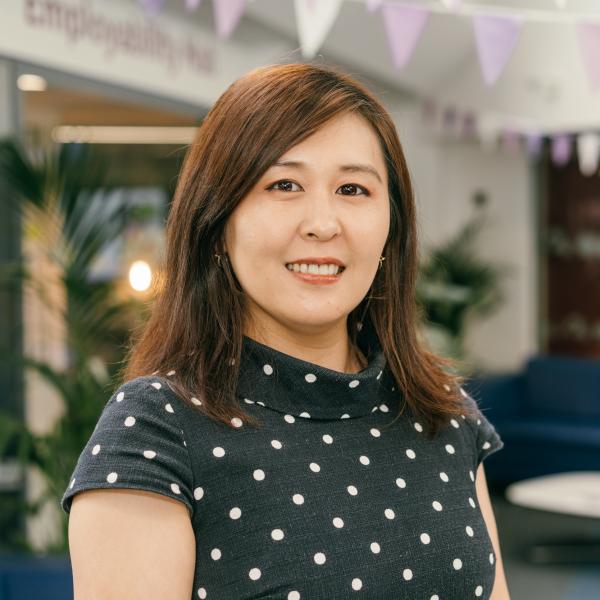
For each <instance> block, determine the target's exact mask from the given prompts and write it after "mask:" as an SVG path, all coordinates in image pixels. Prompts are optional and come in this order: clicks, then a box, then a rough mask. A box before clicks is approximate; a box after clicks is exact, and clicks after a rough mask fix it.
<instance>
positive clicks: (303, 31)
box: [294, 0, 342, 59]
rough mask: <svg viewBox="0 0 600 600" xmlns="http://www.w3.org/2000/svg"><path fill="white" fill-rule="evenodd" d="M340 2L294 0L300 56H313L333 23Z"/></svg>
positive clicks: (339, 0)
mask: <svg viewBox="0 0 600 600" xmlns="http://www.w3.org/2000/svg"><path fill="white" fill-rule="evenodd" d="M341 4H342V0H319V1H318V2H314V0H313V2H311V1H310V0H294V10H295V13H296V26H297V28H298V39H299V40H300V49H301V51H302V56H304V57H305V58H308V59H311V58H314V56H315V55H316V54H317V52H318V51H319V48H320V47H321V46H322V44H323V42H324V41H325V38H326V37H327V34H328V33H329V30H330V29H331V27H332V26H333V24H334V23H335V20H336V19H337V16H338V13H339V11H340V7H341Z"/></svg>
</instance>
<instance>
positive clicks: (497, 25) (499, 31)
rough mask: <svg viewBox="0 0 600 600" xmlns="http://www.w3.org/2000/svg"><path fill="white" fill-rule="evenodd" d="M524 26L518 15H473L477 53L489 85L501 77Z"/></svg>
mask: <svg viewBox="0 0 600 600" xmlns="http://www.w3.org/2000/svg"><path fill="white" fill-rule="evenodd" d="M522 26H523V21H522V20H521V19H520V18H518V17H510V16H509V17H498V16H489V15H474V16H473V29H474V32H475V42H476V45H477V55H478V57H479V64H480V66H481V72H482V74H483V79H484V80H485V83H486V84H487V85H488V86H491V85H493V84H494V83H496V81H497V80H498V77H500V74H501V73H502V71H503V69H504V67H505V66H506V63H507V62H508V59H509V58H510V57H511V54H512V53H513V50H514V49H515V45H516V43H517V40H518V39H519V33H520V32H521V27H522Z"/></svg>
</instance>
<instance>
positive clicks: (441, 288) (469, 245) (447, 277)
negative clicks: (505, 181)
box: [417, 215, 509, 368]
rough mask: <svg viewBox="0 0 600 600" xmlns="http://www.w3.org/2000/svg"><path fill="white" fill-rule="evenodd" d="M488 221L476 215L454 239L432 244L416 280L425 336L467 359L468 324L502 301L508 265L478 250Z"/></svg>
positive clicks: (448, 353)
mask: <svg viewBox="0 0 600 600" xmlns="http://www.w3.org/2000/svg"><path fill="white" fill-rule="evenodd" d="M483 226H484V218H483V217H482V216H481V215H476V216H475V217H473V218H472V219H471V220H469V221H468V222H467V223H465V225H463V227H462V228H461V229H460V230H459V231H458V232H457V234H456V235H455V236H453V237H452V238H451V239H450V240H448V241H447V242H445V243H443V244H441V245H439V246H437V247H435V248H432V249H430V250H429V252H428V253H427V255H426V258H425V259H424V260H423V261H422V263H421V265H420V272H419V279H418V281H417V300H418V302H419V304H420V305H421V306H422V309H423V313H424V317H425V331H424V333H425V335H426V337H427V338H428V340H429V342H430V343H431V345H432V346H434V347H435V349H436V350H437V351H440V352H442V353H443V354H447V355H450V356H453V357H454V358H456V359H457V360H459V361H464V359H465V348H464V338H465V334H466V330H467V324H468V323H469V321H470V320H471V319H473V318H481V317H483V316H488V315H490V314H491V313H492V312H493V311H494V310H496V308H497V307H498V306H499V305H500V304H501V303H502V301H503V299H504V292H503V290H502V287H501V280H502V278H503V277H504V275H505V274H506V273H507V272H508V271H509V268H508V267H507V266H505V265H495V264H490V263H488V262H486V261H485V260H484V259H482V258H481V257H480V256H479V252H478V251H477V248H476V241H477V236H478V234H479V233H480V232H481V230H482V228H483ZM464 366H465V368H468V365H466V364H465V365H464Z"/></svg>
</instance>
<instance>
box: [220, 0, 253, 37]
mask: <svg viewBox="0 0 600 600" xmlns="http://www.w3.org/2000/svg"><path fill="white" fill-rule="evenodd" d="M245 8H246V0H213V12H214V15H215V25H216V28H217V35H218V36H219V38H220V39H222V40H224V39H227V38H228V37H229V36H230V35H231V34H232V33H233V31H234V29H235V28H236V27H237V24H238V23H239V21H240V19H241V18H242V15H243V14H244V9H245Z"/></svg>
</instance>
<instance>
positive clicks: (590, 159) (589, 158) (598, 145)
mask: <svg viewBox="0 0 600 600" xmlns="http://www.w3.org/2000/svg"><path fill="white" fill-rule="evenodd" d="M599 158H600V135H598V134H597V133H582V134H581V135H579V136H577V159H578V161H579V170H580V171H581V172H582V174H583V175H587V176H590V175H594V174H596V173H597V172H598V159H599Z"/></svg>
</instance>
